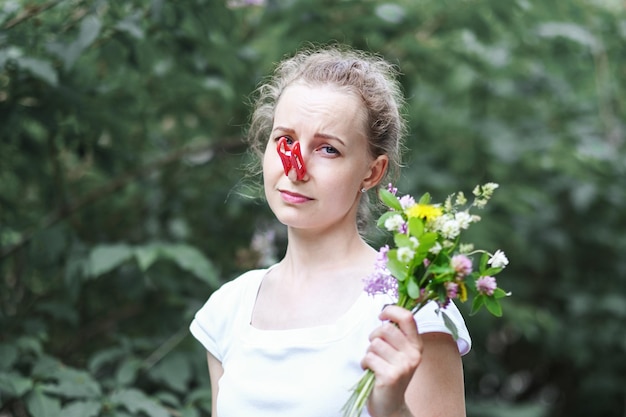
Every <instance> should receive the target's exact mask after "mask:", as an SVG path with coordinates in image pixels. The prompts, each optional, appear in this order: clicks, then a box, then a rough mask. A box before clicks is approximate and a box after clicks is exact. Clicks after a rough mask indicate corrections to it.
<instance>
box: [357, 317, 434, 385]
mask: <svg viewBox="0 0 626 417" xmlns="http://www.w3.org/2000/svg"><path fill="white" fill-rule="evenodd" d="M380 318H381V319H382V320H385V322H384V323H383V324H382V325H381V326H379V327H378V328H377V329H375V330H374V331H373V332H372V333H371V335H370V346H369V348H368V351H367V354H366V355H365V357H364V358H363V361H362V366H363V367H364V368H369V369H371V370H372V371H374V372H377V373H379V374H381V375H386V376H387V377H388V378H391V379H392V380H393V379H398V378H399V379H405V378H406V377H407V376H411V375H412V373H413V372H414V370H415V368H417V366H418V365H419V363H420V361H421V354H422V351H423V344H422V339H421V337H420V335H419V334H418V332H417V326H416V324H415V320H414V318H413V315H412V314H411V312H410V311H408V310H406V309H404V308H401V307H398V306H388V307H387V308H385V309H384V310H383V312H382V313H381V314H380Z"/></svg>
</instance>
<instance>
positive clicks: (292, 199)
mask: <svg viewBox="0 0 626 417" xmlns="http://www.w3.org/2000/svg"><path fill="white" fill-rule="evenodd" d="M278 191H279V192H280V196H281V198H282V199H283V201H284V202H285V203H288V204H302V203H306V202H308V201H311V200H313V199H312V198H309V197H307V196H305V195H302V194H298V193H292V192H291V191H285V190H278Z"/></svg>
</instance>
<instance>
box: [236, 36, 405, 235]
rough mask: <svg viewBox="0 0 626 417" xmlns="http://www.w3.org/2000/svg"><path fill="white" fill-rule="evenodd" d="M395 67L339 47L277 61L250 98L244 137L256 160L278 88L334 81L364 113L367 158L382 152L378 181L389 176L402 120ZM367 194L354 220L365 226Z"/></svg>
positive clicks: (395, 167)
mask: <svg viewBox="0 0 626 417" xmlns="http://www.w3.org/2000/svg"><path fill="white" fill-rule="evenodd" d="M397 74H398V72H397V70H396V68H395V67H394V66H393V65H391V64H390V63H388V62H387V61H385V60H384V59H382V58H380V57H378V56H374V55H371V54H368V53H365V52H363V51H357V50H353V49H349V48H348V47H345V46H343V47H341V46H325V47H318V48H306V49H303V50H300V51H299V52H297V53H296V54H295V55H294V56H293V57H290V58H287V59H285V60H283V61H282V62H280V63H279V64H278V65H277V67H276V69H275V70H274V72H273V74H272V75H271V76H270V78H269V79H267V80H266V82H264V83H263V84H261V85H260V86H259V87H258V88H257V90H256V92H255V93H256V95H255V99H254V102H253V113H252V117H251V121H250V126H249V129H248V135H247V139H248V141H249V144H250V147H251V149H252V150H253V151H254V153H255V154H256V155H257V156H258V158H257V160H258V161H259V162H260V160H261V158H262V155H263V152H264V151H265V147H266V146H267V141H268V140H269V136H270V134H271V130H272V126H273V123H274V111H275V109H276V104H277V103H278V100H279V99H280V97H281V95H282V93H283V91H285V89H286V88H287V87H288V86H290V85H291V84H294V83H296V82H302V83H305V84H307V85H312V86H315V85H320V84H323V85H328V84H330V85H335V86H337V87H338V88H341V89H345V90H346V91H349V92H352V93H354V94H356V95H357V97H360V98H361V100H362V102H363V106H364V109H365V111H366V114H367V125H366V132H365V133H366V136H367V139H368V143H369V152H370V154H371V156H372V157H373V158H376V157H377V156H379V155H387V156H388V158H389V166H388V170H387V173H386V175H385V178H383V181H381V184H383V185H384V184H386V182H387V181H389V179H395V178H396V176H397V175H398V173H399V169H400V166H401V149H402V141H403V139H404V136H405V133H406V122H405V119H404V117H403V115H402V114H401V109H402V107H403V105H404V98H403V95H402V91H401V88H400V84H399V82H398V81H397V79H396V77H397ZM370 209H371V207H370V204H369V197H368V196H367V193H365V194H364V195H363V198H361V205H360V207H359V214H358V215H357V221H358V223H359V228H362V226H365V223H366V222H367V219H368V217H369V215H370Z"/></svg>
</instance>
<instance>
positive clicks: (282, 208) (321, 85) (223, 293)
mask: <svg viewBox="0 0 626 417" xmlns="http://www.w3.org/2000/svg"><path fill="white" fill-rule="evenodd" d="M401 105H402V98H401V94H400V89H399V86H398V83H397V81H396V80H395V72H394V69H393V67H392V66H391V65H390V64H388V63H387V62H385V61H384V60H382V59H380V58H378V57H374V56H370V55H367V54H365V53H362V52H358V51H353V50H349V49H345V48H343V49H342V48H335V47H326V48H320V49H313V50H304V51H301V52H299V53H298V54H296V55H295V56H294V57H292V58H289V59H286V60H285V61H283V62H282V63H280V64H279V65H278V67H277V69H276V70H275V72H274V74H273V77H272V78H271V79H270V80H269V81H268V82H267V83H266V84H264V85H262V86H261V87H260V88H259V90H258V98H257V101H256V106H255V109H254V113H253V117H252V123H251V126H250V140H251V145H252V148H253V149H255V150H257V151H259V154H261V155H262V166H263V184H264V188H265V195H266V198H267V202H268V204H269V206H270V208H271V209H272V211H273V213H274V214H275V215H276V217H277V219H278V220H279V221H280V222H281V223H283V224H285V225H286V226H287V230H288V245H287V250H286V253H285V256H284V258H283V259H282V260H281V261H280V262H278V263H277V264H276V265H274V266H272V267H270V268H268V269H263V270H253V271H249V272H247V273H245V274H243V275H241V276H240V277H238V278H236V279H235V280H233V281H231V282H229V283H227V284H225V285H224V286H223V287H222V288H220V289H219V290H218V291H216V292H215V293H213V294H212V295H211V297H210V298H209V300H208V301H207V303H206V304H205V305H204V307H203V308H202V309H201V310H200V311H198V313H197V314H196V317H195V319H194V321H193V322H192V324H191V327H190V329H191V332H192V334H193V335H194V336H195V337H196V338H197V339H198V340H199V341H200V342H201V343H202V344H203V345H204V347H205V348H206V349H207V358H208V364H209V372H210V377H211V386H212V395H213V417H235V416H237V417H239V416H254V417H264V416H267V417H270V416H271V417H277V416H285V417H309V416H310V417H332V416H341V408H342V406H343V405H344V403H345V402H346V401H347V399H348V397H349V395H350V390H351V388H352V387H353V386H354V384H355V383H356V382H357V381H358V380H359V378H360V376H361V375H362V372H363V369H364V368H369V369H371V370H372V371H373V372H374V373H375V375H376V386H375V388H374V390H373V392H372V395H371V396H370V399H369V402H368V405H367V415H369V416H372V417H392V416H414V417H420V416H428V417H433V416H446V417H455V416H464V415H465V401H464V386H463V369H462V363H461V355H463V354H465V353H467V352H468V351H469V348H470V344H471V342H470V338H469V335H468V333H467V329H466V327H465V324H464V321H463V318H462V317H461V315H460V313H459V312H458V310H457V309H456V307H454V305H453V304H452V305H450V306H449V307H448V308H447V310H446V312H447V313H448V315H449V316H451V317H452V318H453V320H454V321H455V323H456V326H457V328H458V330H459V338H458V339H457V340H456V341H455V340H453V338H452V336H451V335H450V333H449V331H448V330H447V329H446V327H445V325H444V323H443V320H442V319H441V317H440V316H439V315H438V314H437V313H436V312H435V309H436V307H437V306H436V305H435V304H434V303H433V305H432V306H428V307H426V308H423V309H422V310H420V312H419V313H418V314H417V315H416V316H415V317H414V316H412V315H411V313H410V312H408V311H407V310H404V309H402V308H399V307H396V306H392V305H391V306H387V305H388V304H390V303H392V300H390V299H389V298H388V297H386V296H382V295H381V296H375V297H372V296H369V295H367V294H366V293H365V292H364V291H363V285H364V284H363V280H364V278H365V277H367V276H368V275H369V274H371V273H372V271H373V267H374V264H375V260H376V255H377V251H376V250H374V249H373V248H372V247H370V246H369V245H368V244H367V243H366V242H365V241H364V240H363V238H362V236H361V234H360V233H359V225H360V224H361V223H362V222H363V221H364V219H365V218H366V214H367V211H368V204H369V199H368V192H372V194H374V195H375V190H376V188H377V187H379V186H380V185H381V184H386V182H385V178H386V176H387V174H388V173H389V172H394V171H397V169H398V167H399V153H400V152H399V149H400V146H401V139H402V137H403V135H404V133H405V123H404V120H403V119H402V116H401V114H400V107H401ZM371 190H374V191H371ZM429 307H430V308H429ZM364 414H366V413H365V412H364Z"/></svg>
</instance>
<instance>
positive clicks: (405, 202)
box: [400, 194, 415, 210]
mask: <svg viewBox="0 0 626 417" xmlns="http://www.w3.org/2000/svg"><path fill="white" fill-rule="evenodd" d="M400 205H401V206H402V210H406V209H408V208H409V207H413V206H414V205H415V199H414V198H413V197H411V196H410V195H408V194H407V195H403V196H402V197H400Z"/></svg>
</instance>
